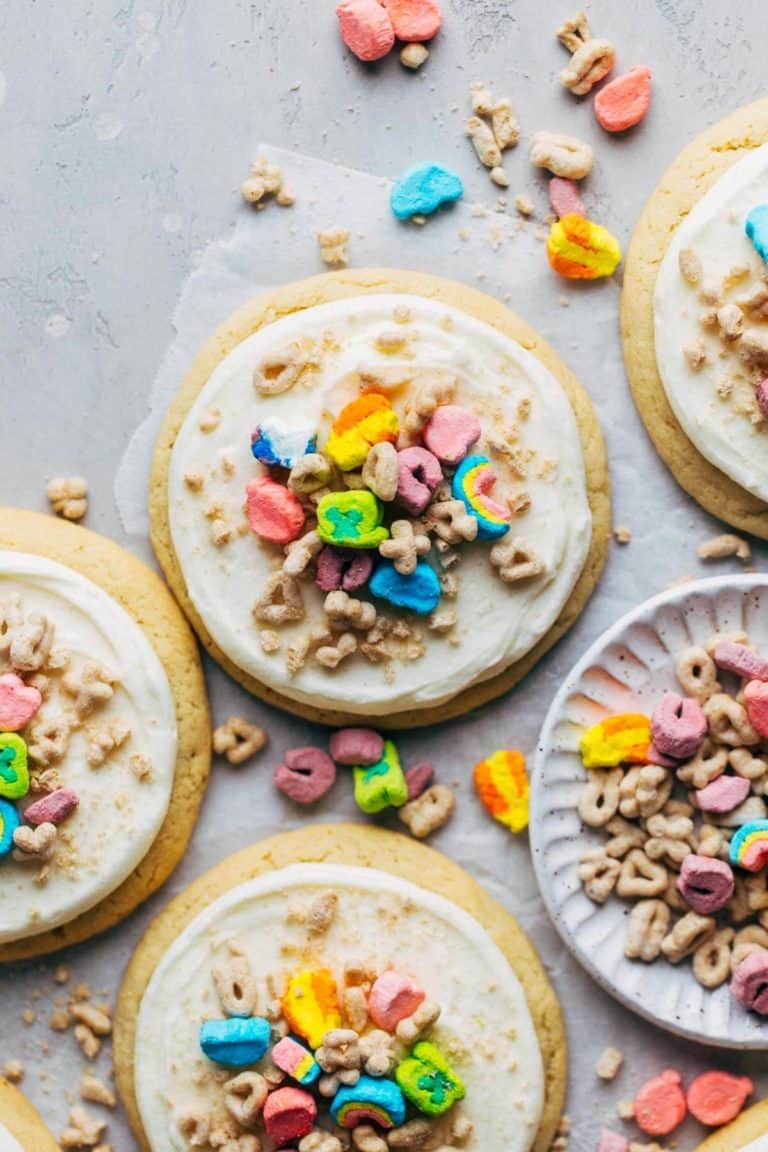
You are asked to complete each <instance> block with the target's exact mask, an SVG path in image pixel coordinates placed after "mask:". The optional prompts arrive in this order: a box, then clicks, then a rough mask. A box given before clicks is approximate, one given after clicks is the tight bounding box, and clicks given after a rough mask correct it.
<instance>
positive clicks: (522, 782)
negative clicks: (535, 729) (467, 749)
mask: <svg viewBox="0 0 768 1152" xmlns="http://www.w3.org/2000/svg"><path fill="white" fill-rule="evenodd" d="M474 781H475V787H476V789H477V792H478V795H479V797H480V799H481V800H482V802H483V804H484V806H485V807H486V808H487V810H488V811H489V812H490V814H491V816H493V818H494V819H495V820H498V821H499V823H500V824H504V825H506V827H507V828H509V829H510V831H512V832H522V831H523V829H525V828H527V827H528V808H529V785H528V774H527V772H526V770H525V757H524V756H523V754H522V752H517V751H515V750H514V749H504V750H502V751H499V752H494V753H493V755H491V756H489V757H487V759H485V760H481V761H480V762H479V763H478V764H476V765H475V769H474Z"/></svg>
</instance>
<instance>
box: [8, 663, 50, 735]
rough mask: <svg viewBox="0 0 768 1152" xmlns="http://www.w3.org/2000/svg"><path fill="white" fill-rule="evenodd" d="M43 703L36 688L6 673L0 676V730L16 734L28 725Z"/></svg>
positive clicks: (18, 677)
mask: <svg viewBox="0 0 768 1152" xmlns="http://www.w3.org/2000/svg"><path fill="white" fill-rule="evenodd" d="M42 702H43V698H42V696H41V695H40V693H39V692H38V690H37V688H33V687H32V685H31V684H25V683H24V681H23V680H22V679H21V677H20V676H16V675H15V674H14V673H13V672H6V673H5V674H4V675H3V676H0V729H2V731H3V732H18V731H19V729H21V728H23V727H24V725H25V724H28V723H29V722H30V720H31V719H32V717H33V716H34V715H35V713H36V712H37V710H38V708H39V707H40V705H41V704H42Z"/></svg>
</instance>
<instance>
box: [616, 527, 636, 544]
mask: <svg viewBox="0 0 768 1152" xmlns="http://www.w3.org/2000/svg"><path fill="white" fill-rule="evenodd" d="M613 538H614V540H615V541H616V543H617V544H622V545H624V544H629V543H630V542H631V540H632V529H631V528H627V527H626V525H624V524H617V525H616V527H615V528H614V530H613Z"/></svg>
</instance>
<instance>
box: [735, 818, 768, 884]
mask: <svg viewBox="0 0 768 1152" xmlns="http://www.w3.org/2000/svg"><path fill="white" fill-rule="evenodd" d="M728 854H729V856H730V859H731V864H735V865H737V866H738V867H739V868H744V869H745V870H746V871H747V872H759V871H760V869H761V868H763V867H764V866H765V865H766V864H768V820H750V822H749V823H748V824H742V826H741V828H739V830H738V831H737V832H736V834H735V836H734V837H733V839H732V840H731V844H730V848H729V850H728Z"/></svg>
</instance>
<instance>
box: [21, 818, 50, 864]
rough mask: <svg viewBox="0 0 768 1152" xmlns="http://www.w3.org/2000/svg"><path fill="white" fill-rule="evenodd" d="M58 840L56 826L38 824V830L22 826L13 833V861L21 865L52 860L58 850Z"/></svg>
mask: <svg viewBox="0 0 768 1152" xmlns="http://www.w3.org/2000/svg"><path fill="white" fill-rule="evenodd" d="M57 838H58V830H57V828H56V825H55V824H48V823H44V824H38V825H37V827H36V828H30V827H28V825H26V824H22V825H21V827H20V828H17V829H16V831H15V832H14V833H13V843H14V852H13V859H14V860H16V861H17V863H20V864H25V863H32V864H36V863H39V862H40V861H41V860H50V859H51V857H52V856H53V853H54V851H55V850H56V840H57Z"/></svg>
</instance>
